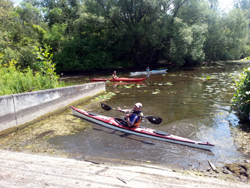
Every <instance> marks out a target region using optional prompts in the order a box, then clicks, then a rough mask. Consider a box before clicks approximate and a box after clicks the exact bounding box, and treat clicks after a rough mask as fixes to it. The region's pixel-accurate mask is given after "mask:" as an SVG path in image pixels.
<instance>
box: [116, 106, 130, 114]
mask: <svg viewBox="0 0 250 188" xmlns="http://www.w3.org/2000/svg"><path fill="white" fill-rule="evenodd" d="M116 110H117V111H119V112H123V113H125V114H127V113H129V110H122V109H121V108H120V107H117V108H116Z"/></svg>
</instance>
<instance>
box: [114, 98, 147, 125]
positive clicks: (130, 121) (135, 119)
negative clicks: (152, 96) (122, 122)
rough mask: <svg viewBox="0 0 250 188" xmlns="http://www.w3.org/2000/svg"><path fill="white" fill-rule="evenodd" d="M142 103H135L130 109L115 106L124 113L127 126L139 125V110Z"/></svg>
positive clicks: (140, 115)
mask: <svg viewBox="0 0 250 188" xmlns="http://www.w3.org/2000/svg"><path fill="white" fill-rule="evenodd" d="M141 108H142V104H141V103H139V102H138V103H136V104H135V105H134V108H133V109H132V110H122V109H121V108H120V107H117V109H116V110H118V111H120V112H123V113H126V122H127V125H128V127H133V126H135V127H137V126H139V125H140V123H141V120H142V116H143V113H142V112H141Z"/></svg>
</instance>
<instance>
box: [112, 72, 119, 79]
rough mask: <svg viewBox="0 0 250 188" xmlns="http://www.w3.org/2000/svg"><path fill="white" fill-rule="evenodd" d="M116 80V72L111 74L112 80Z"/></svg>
mask: <svg viewBox="0 0 250 188" xmlns="http://www.w3.org/2000/svg"><path fill="white" fill-rule="evenodd" d="M115 78H118V76H117V75H116V71H114V72H113V74H112V79H115Z"/></svg>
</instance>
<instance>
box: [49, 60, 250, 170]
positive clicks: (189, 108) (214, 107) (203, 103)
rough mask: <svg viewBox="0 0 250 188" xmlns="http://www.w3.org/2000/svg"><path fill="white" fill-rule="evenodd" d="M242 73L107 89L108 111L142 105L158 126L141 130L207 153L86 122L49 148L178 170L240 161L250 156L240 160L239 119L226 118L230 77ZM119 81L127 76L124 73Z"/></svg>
mask: <svg viewBox="0 0 250 188" xmlns="http://www.w3.org/2000/svg"><path fill="white" fill-rule="evenodd" d="M244 66H245V67H246V65H244ZM242 69H243V66H242V65H231V66H227V67H226V68H223V67H214V68H199V69H196V70H190V71H177V72H168V73H167V74H157V75H150V76H149V77H147V80H146V81H144V82H143V83H145V85H143V84H134V85H131V84H128V85H120V84H119V83H107V84H106V90H107V91H110V92H114V93H116V95H115V96H114V97H112V98H111V99H110V100H107V101H106V103H107V104H108V105H110V106H111V107H117V106H120V107H121V108H132V107H133V104H134V103H136V102H141V103H142V104H143V113H144V115H154V116H159V117H161V118H162V119H163V122H162V123H161V124H160V125H153V124H151V123H150V122H148V121H147V120H146V119H144V120H143V122H142V124H141V125H143V126H146V127H151V128H154V129H158V130H162V131H166V132H169V133H171V134H175V135H178V136H182V137H186V138H190V139H193V140H199V141H204V142H207V141H208V142H210V143H212V144H214V145H215V147H214V148H213V149H212V150H211V152H210V151H204V150H201V149H195V148H190V147H186V146H182V145H178V144H171V143H167V142H160V141H155V140H149V139H146V138H142V137H138V136H133V135H129V136H124V134H123V133H120V132H115V131H113V130H109V129H106V128H103V127H100V126H98V125H94V124H92V123H88V124H90V125H91V126H90V128H88V129H87V130H86V131H82V132H79V133H77V134H74V135H71V136H64V137H57V138H53V139H51V140H50V143H51V144H54V145H56V146H57V147H58V148H60V149H62V150H66V151H67V152H69V153H72V156H74V157H75V158H77V159H84V158H86V157H90V158H91V156H96V157H102V158H109V159H112V158H113V159H128V160H136V161H148V162H149V161H150V162H154V163H159V164H171V165H179V166H181V167H187V166H190V165H192V166H194V167H199V166H202V165H203V164H207V160H210V161H212V162H213V163H215V164H216V165H220V164H224V163H232V162H237V161H240V160H243V159H244V158H247V157H249V156H244V155H243V154H242V153H241V151H239V148H237V146H236V144H235V141H234V129H235V127H236V126H237V125H238V118H237V117H236V116H235V114H234V113H229V110H230V100H231V98H232V96H233V93H234V87H233V81H232V77H230V76H229V74H231V75H235V74H237V73H238V72H242ZM118 76H120V77H129V74H123V75H119V74H118ZM96 77H98V76H96ZM99 77H101V76H99ZM102 77H104V76H102ZM137 77H144V76H137ZM81 80H82V81H86V77H79V78H78V79H76V80H75V81H78V82H79V83H80V82H81ZM71 81H72V80H71ZM96 112H97V113H99V114H103V115H107V116H113V117H123V115H124V114H121V113H119V112H117V111H108V112H107V111H104V110H102V109H101V108H100V109H96ZM82 121H85V120H82Z"/></svg>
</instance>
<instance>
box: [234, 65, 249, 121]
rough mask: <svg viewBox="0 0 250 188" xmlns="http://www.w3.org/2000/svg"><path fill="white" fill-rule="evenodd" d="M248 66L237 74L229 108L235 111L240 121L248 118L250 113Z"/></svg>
mask: <svg viewBox="0 0 250 188" xmlns="http://www.w3.org/2000/svg"><path fill="white" fill-rule="evenodd" d="M249 81H250V67H249V68H247V69H244V71H243V73H241V74H239V75H238V76H237V77H236V78H235V79H234V82H235V84H236V91H235V93H234V96H233V98H232V101H231V109H230V112H231V111H232V110H234V111H235V112H236V114H237V115H238V116H239V119H240V120H241V121H248V120H249V113H250V82H249Z"/></svg>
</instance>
